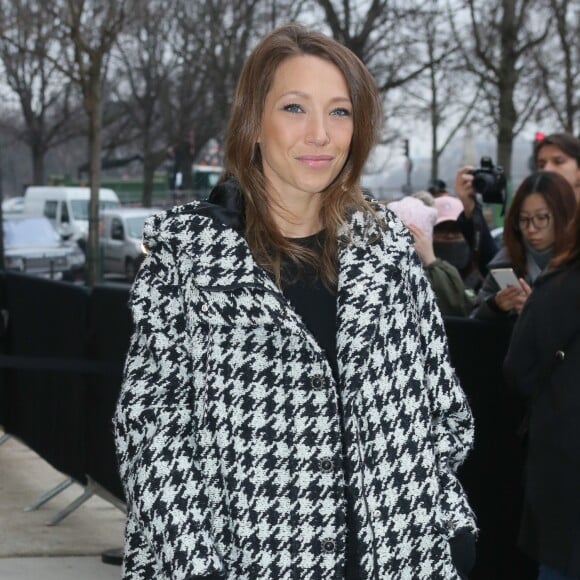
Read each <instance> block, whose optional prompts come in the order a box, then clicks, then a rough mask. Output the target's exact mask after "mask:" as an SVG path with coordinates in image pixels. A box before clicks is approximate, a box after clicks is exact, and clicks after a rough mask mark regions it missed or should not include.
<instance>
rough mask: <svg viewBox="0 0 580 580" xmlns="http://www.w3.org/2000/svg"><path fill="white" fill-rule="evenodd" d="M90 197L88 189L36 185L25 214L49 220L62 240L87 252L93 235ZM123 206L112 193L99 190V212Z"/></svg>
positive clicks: (27, 198) (28, 191)
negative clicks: (90, 223)
mask: <svg viewBox="0 0 580 580" xmlns="http://www.w3.org/2000/svg"><path fill="white" fill-rule="evenodd" d="M90 197H91V190H90V189H89V188H88V187H66V186H60V185H59V186H36V185H32V186H30V187H28V188H26V191H25V193H24V211H23V213H26V214H30V215H43V216H45V217H47V218H48V219H49V220H50V221H51V222H52V224H53V225H54V227H55V228H56V231H57V232H58V233H59V234H60V235H61V237H62V238H64V239H70V240H73V241H76V242H78V244H79V245H80V246H81V247H82V248H84V247H85V245H86V241H87V238H88V234H89V200H90ZM120 205H121V204H120V201H119V198H118V197H117V194H116V193H115V192H114V191H113V190H112V189H101V190H99V210H101V209H108V208H116V207H119V206H120Z"/></svg>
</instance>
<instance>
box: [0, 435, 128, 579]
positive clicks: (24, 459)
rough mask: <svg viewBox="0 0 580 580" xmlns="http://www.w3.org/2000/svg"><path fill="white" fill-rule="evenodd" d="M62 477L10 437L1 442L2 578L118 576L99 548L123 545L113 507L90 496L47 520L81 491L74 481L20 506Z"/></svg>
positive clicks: (118, 515)
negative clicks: (34, 506) (39, 501)
mask: <svg viewBox="0 0 580 580" xmlns="http://www.w3.org/2000/svg"><path fill="white" fill-rule="evenodd" d="M0 434H1V431H0ZM64 479H65V476H64V475H62V474H61V473H59V472H58V471H56V470H55V469H53V468H52V467H51V466H50V465H49V464H48V463H46V462H45V461H44V460H43V459H41V458H40V457H39V456H38V455H36V454H35V453H34V452H33V451H31V450H30V449H29V448H28V447H26V446H25V445H23V444H22V443H20V442H19V441H16V440H15V439H14V438H11V439H9V440H8V441H7V442H6V443H4V444H3V445H0V578H1V579H2V580H119V578H120V574H121V570H120V567H119V566H112V565H110V564H104V563H102V562H101V554H102V552H103V551H104V550H108V549H111V548H120V547H121V545H122V536H123V524H124V516H123V514H122V512H121V511H120V510H118V509H117V508H116V507H113V506H112V505H111V504H109V503H107V502H106V501H104V500H102V499H101V498H98V497H96V496H93V497H92V498H91V499H89V500H88V501H87V502H86V503H84V504H83V505H82V506H81V507H79V508H78V509H77V510H76V511H74V512H73V513H72V514H71V515H69V516H68V517H67V518H65V519H64V520H63V521H61V522H60V523H59V524H58V525H56V526H51V527H49V526H47V525H46V522H47V521H49V520H50V519H51V518H52V517H53V516H54V515H55V514H56V513H57V512H58V511H59V510H60V509H62V508H64V507H65V506H67V505H68V503H70V502H71V501H72V500H73V499H75V498H77V497H78V496H79V495H80V494H81V492H82V488H81V487H80V486H78V485H76V484H75V485H73V486H71V487H69V488H68V489H66V490H65V491H63V492H62V493H61V494H59V495H57V496H56V497H55V498H53V499H51V500H50V501H49V502H48V503H46V504H44V505H43V506H42V507H41V508H39V509H38V510H36V511H31V512H25V511H23V508H24V507H26V506H27V505H29V504H31V503H32V502H33V501H34V500H35V499H36V498H37V497H39V496H40V495H41V494H43V493H44V492H45V491H47V490H49V489H51V488H52V487H54V486H55V485H56V484H58V483H60V482H61V481H63V480H64Z"/></svg>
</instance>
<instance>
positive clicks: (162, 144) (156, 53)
mask: <svg viewBox="0 0 580 580" xmlns="http://www.w3.org/2000/svg"><path fill="white" fill-rule="evenodd" d="M137 5H138V9H137V11H136V14H135V17H134V18H133V19H132V21H131V23H130V24H129V26H128V27H127V29H126V32H125V33H124V34H123V35H122V36H121V38H120V39H119V43H118V47H117V51H116V52H117V54H118V57H119V62H118V66H117V70H116V76H115V78H116V79H117V81H118V82H117V83H116V87H115V89H114V92H115V94H116V96H117V100H118V102H119V104H120V106H121V108H122V111H123V113H124V117H125V119H126V120H129V124H128V125H125V126H124V127H123V128H122V130H123V131H124V132H126V133H133V134H134V135H133V140H134V142H137V143H139V144H140V149H141V154H142V157H143V199H142V203H143V206H144V207H151V205H152V203H153V180H154V175H155V170H156V169H157V167H158V166H159V165H160V164H161V163H162V162H163V160H164V159H165V157H166V155H167V144H166V141H165V139H166V137H165V135H164V134H163V128H162V126H161V120H162V118H163V115H162V112H161V110H160V108H161V107H162V106H163V105H164V104H166V103H167V102H166V99H163V96H164V94H166V93H167V91H168V90H169V80H170V77H171V74H172V71H173V70H174V69H175V66H176V61H177V57H176V55H175V52H174V51H173V48H172V45H173V40H174V38H175V33H176V22H177V21H176V18H175V13H174V11H173V8H172V7H171V6H169V7H168V6H167V3H165V2H160V1H153V0H139V2H138V3H137ZM116 132H118V131H116ZM129 139H131V137H130V136H129Z"/></svg>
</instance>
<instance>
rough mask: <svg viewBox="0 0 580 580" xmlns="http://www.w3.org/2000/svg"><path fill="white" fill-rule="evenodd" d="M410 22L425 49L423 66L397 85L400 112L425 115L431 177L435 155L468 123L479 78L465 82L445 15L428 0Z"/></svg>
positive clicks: (436, 168) (434, 172)
mask: <svg viewBox="0 0 580 580" xmlns="http://www.w3.org/2000/svg"><path fill="white" fill-rule="evenodd" d="M410 26H411V27H412V29H413V30H414V31H415V33H416V37H417V38H418V39H419V40H418V41H417V45H418V46H420V47H421V50H422V51H423V52H424V53H425V56H424V60H425V61H426V62H427V63H428V67H427V69H426V70H425V71H424V72H423V73H422V74H421V75H420V76H419V77H418V78H416V79H413V80H411V81H410V82H407V84H406V85H404V86H403V87H402V89H401V92H402V95H403V102H404V104H403V105H402V106H401V113H402V114H403V115H404V116H406V117H409V118H425V119H429V124H430V128H431V179H432V180H434V179H437V178H438V177H439V159H440V158H441V156H442V154H443V152H444V151H445V149H446V148H447V146H448V145H449V143H450V142H451V141H452V139H453V138H454V137H455V136H456V134H457V132H458V131H459V130H460V129H461V128H463V127H464V126H465V125H466V124H469V122H470V120H471V118H472V116H473V112H474V105H475V103H476V102H477V100H478V99H479V95H480V92H481V82H479V86H478V82H477V81H474V82H473V83H471V82H468V83H465V75H464V74H462V71H461V66H462V62H461V59H460V55H459V47H458V45H457V43H456V41H455V39H454V38H453V34H451V29H450V27H449V22H448V19H447V15H446V13H445V12H444V10H442V9H441V8H440V7H439V3H438V2H437V0H432V1H431V4H430V7H429V5H426V6H425V10H424V12H423V13H422V14H418V15H417V17H416V18H415V19H414V22H413V23H410Z"/></svg>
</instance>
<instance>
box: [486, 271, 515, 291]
mask: <svg viewBox="0 0 580 580" xmlns="http://www.w3.org/2000/svg"><path fill="white" fill-rule="evenodd" d="M490 273H491V275H492V276H493V279H494V280H495V281H496V282H497V285H498V286H499V287H500V289H502V290H503V289H504V288H508V287H509V286H513V287H514V288H519V289H522V285H521V284H520V281H519V280H518V277H517V276H516V273H515V272H514V271H513V270H512V269H511V268H492V269H491V270H490Z"/></svg>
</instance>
